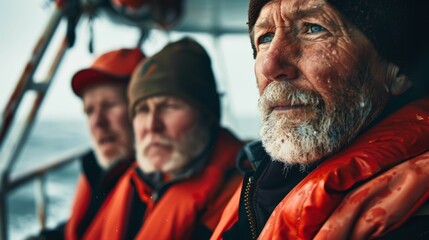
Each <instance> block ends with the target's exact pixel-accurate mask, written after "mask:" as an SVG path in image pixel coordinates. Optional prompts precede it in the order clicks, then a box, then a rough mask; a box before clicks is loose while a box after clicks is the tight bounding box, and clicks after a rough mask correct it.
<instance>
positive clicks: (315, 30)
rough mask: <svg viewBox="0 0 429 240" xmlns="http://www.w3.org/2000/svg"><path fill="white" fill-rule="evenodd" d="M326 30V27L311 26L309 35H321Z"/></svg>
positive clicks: (309, 26)
mask: <svg viewBox="0 0 429 240" xmlns="http://www.w3.org/2000/svg"><path fill="white" fill-rule="evenodd" d="M324 30H325V28H324V27H322V26H320V25H317V24H309V25H308V33H319V32H322V31H324Z"/></svg>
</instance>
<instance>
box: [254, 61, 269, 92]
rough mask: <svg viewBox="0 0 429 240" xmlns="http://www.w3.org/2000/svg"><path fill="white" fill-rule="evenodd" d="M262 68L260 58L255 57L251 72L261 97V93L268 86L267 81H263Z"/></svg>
mask: <svg viewBox="0 0 429 240" xmlns="http://www.w3.org/2000/svg"><path fill="white" fill-rule="evenodd" d="M259 55H260V54H259ZM262 67H263V64H262V63H261V57H256V59H255V65H254V67H253V71H254V74H255V77H256V85H257V86H258V90H259V95H262V93H263V92H264V89H265V88H266V87H267V85H268V81H266V80H265V81H264V80H263V79H264V78H263V76H262V74H261V73H262Z"/></svg>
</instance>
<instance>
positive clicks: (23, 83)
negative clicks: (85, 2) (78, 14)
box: [0, 9, 64, 148]
mask: <svg viewBox="0 0 429 240" xmlns="http://www.w3.org/2000/svg"><path fill="white" fill-rule="evenodd" d="M63 14H64V11H63V9H55V10H54V13H53V14H52V16H51V18H50V20H49V22H48V25H47V26H46V28H45V30H44V31H43V33H42V36H40V38H39V40H38V42H37V44H36V46H35V47H34V49H33V54H32V56H31V57H30V60H29V61H28V62H27V64H26V66H25V68H24V71H23V73H22V75H21V77H20V79H19V81H18V83H17V85H16V87H15V90H14V92H13V94H12V96H11V97H10V99H9V102H8V103H7V104H6V107H5V109H4V111H3V114H2V120H1V121H0V124H1V125H0V148H1V147H2V146H3V143H4V142H5V138H6V135H7V133H8V131H9V130H10V126H11V124H12V121H13V119H14V117H15V113H16V110H17V109H18V106H19V104H20V102H21V100H22V97H23V95H24V92H25V91H26V90H27V88H28V83H29V82H31V81H32V79H33V76H34V73H35V71H36V69H37V67H38V66H39V63H40V61H41V59H42V57H43V55H44V53H45V51H46V49H47V47H48V45H49V43H50V41H51V39H52V36H53V35H54V33H55V30H56V29H57V26H58V24H59V23H60V20H61V18H62V17H63Z"/></svg>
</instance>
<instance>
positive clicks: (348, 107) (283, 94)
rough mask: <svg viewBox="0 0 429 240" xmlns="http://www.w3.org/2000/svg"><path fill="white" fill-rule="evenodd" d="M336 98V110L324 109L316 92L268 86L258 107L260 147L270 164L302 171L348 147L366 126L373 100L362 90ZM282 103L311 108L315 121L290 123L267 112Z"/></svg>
mask: <svg viewBox="0 0 429 240" xmlns="http://www.w3.org/2000/svg"><path fill="white" fill-rule="evenodd" d="M350 89H351V91H350ZM358 90H359V91H358ZM337 96H338V97H337V98H336V99H334V102H335V106H334V107H331V109H326V105H325V104H324V102H323V99H322V98H321V97H320V95H318V94H316V93H315V92H310V91H306V90H299V89H296V88H295V87H294V86H293V85H292V84H290V83H289V82H280V83H279V82H272V83H270V84H269V85H268V86H267V87H266V89H265V91H264V93H263V95H262V96H261V97H260V99H259V104H258V106H259V109H260V112H261V118H262V127H261V130H260V136H261V140H262V144H263V146H264V147H265V150H266V151H267V153H268V154H269V155H270V156H271V157H272V158H273V160H278V161H281V162H283V163H285V164H287V165H288V164H300V165H301V167H302V168H305V167H306V166H307V165H308V164H310V163H313V162H315V161H318V160H321V159H322V158H324V157H327V156H329V155H330V154H332V153H334V152H336V151H338V150H339V149H340V148H342V147H343V146H344V145H345V144H347V143H349V142H350V141H351V140H352V139H353V138H354V137H355V136H356V135H357V134H358V132H359V131H360V130H361V129H362V128H363V127H364V126H365V125H366V124H367V123H368V120H369V117H368V116H369V115H370V113H371V110H372V102H373V99H371V98H370V97H368V94H365V92H364V91H362V86H360V87H359V88H358V89H354V88H349V90H348V91H347V92H341V93H339V94H337ZM284 100H286V101H288V102H290V103H292V104H305V105H310V106H311V107H312V108H313V111H314V112H315V113H316V114H315V117H313V118H311V119H309V120H307V121H305V122H302V123H298V124H296V123H290V121H289V120H288V119H287V117H285V116H284V115H282V114H281V113H280V114H276V113H274V112H272V111H271V110H270V106H273V105H274V104H275V103H278V102H280V101H284ZM373 115H375V114H373Z"/></svg>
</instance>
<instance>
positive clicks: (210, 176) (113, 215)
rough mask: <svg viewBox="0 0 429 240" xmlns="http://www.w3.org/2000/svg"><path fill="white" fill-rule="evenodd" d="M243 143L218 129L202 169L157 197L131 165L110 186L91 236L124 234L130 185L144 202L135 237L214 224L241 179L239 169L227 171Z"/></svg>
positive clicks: (185, 234)
mask: <svg viewBox="0 0 429 240" xmlns="http://www.w3.org/2000/svg"><path fill="white" fill-rule="evenodd" d="M241 147H242V143H241V142H240V141H239V140H237V139H236V138H235V137H234V136H233V135H232V134H231V133H230V132H228V131H226V130H224V129H222V130H220V132H219V135H218V139H217V142H216V144H215V148H214V151H213V153H212V154H211V156H210V158H209V161H208V163H207V165H206V166H205V167H204V168H203V170H202V172H200V173H198V174H197V175H195V176H193V177H190V178H188V179H186V180H183V181H179V182H177V183H173V184H172V185H171V186H169V188H168V189H167V190H166V191H165V193H164V194H163V195H162V196H161V198H160V199H159V200H158V201H156V202H154V201H153V200H152V198H151V194H152V189H151V187H150V186H149V185H147V184H146V183H145V182H144V181H143V180H142V179H141V178H140V177H139V176H138V174H137V172H136V171H135V170H134V169H130V170H129V171H128V172H127V173H126V174H125V175H124V176H123V178H122V179H121V180H120V182H119V184H118V186H117V188H116V189H115V190H114V191H115V193H114V196H113V198H112V199H111V200H109V201H110V203H109V207H107V208H106V209H105V210H104V211H105V212H106V215H105V221H104V223H103V224H100V226H101V228H99V229H98V230H97V231H96V232H94V233H92V234H93V235H92V236H93V237H96V238H97V239H109V240H110V239H113V240H115V239H123V238H124V236H125V235H124V234H125V233H124V231H125V227H126V226H125V224H126V222H127V221H128V216H129V215H128V213H129V211H132V209H129V203H130V194H131V192H132V189H133V188H134V186H135V190H136V191H137V193H138V195H139V197H140V199H141V201H143V202H144V203H145V204H146V210H145V213H144V216H141V217H142V218H143V224H142V226H141V228H140V230H139V232H138V233H137V236H136V237H135V239H165V240H171V239H180V240H183V239H190V237H191V235H192V233H193V230H194V227H195V226H196V225H197V224H203V225H204V226H205V227H207V228H208V229H210V230H213V229H214V227H215V226H216V224H217V222H218V221H219V219H220V216H221V214H222V211H223V209H224V206H225V205H226V204H227V202H228V201H229V199H230V197H231V195H232V194H233V193H234V191H235V189H236V188H237V186H238V185H239V184H240V182H241V180H242V176H241V174H239V173H238V172H236V173H235V174H234V175H233V177H229V178H226V176H225V174H226V173H227V172H228V171H229V170H232V169H235V159H236V155H237V152H238V150H239V149H240V148H241ZM135 167H137V166H135ZM226 179H227V180H226ZM133 185H134V186H133ZM131 221H132V220H131ZM97 235H98V236H97ZM88 239H89V236H88Z"/></svg>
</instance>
